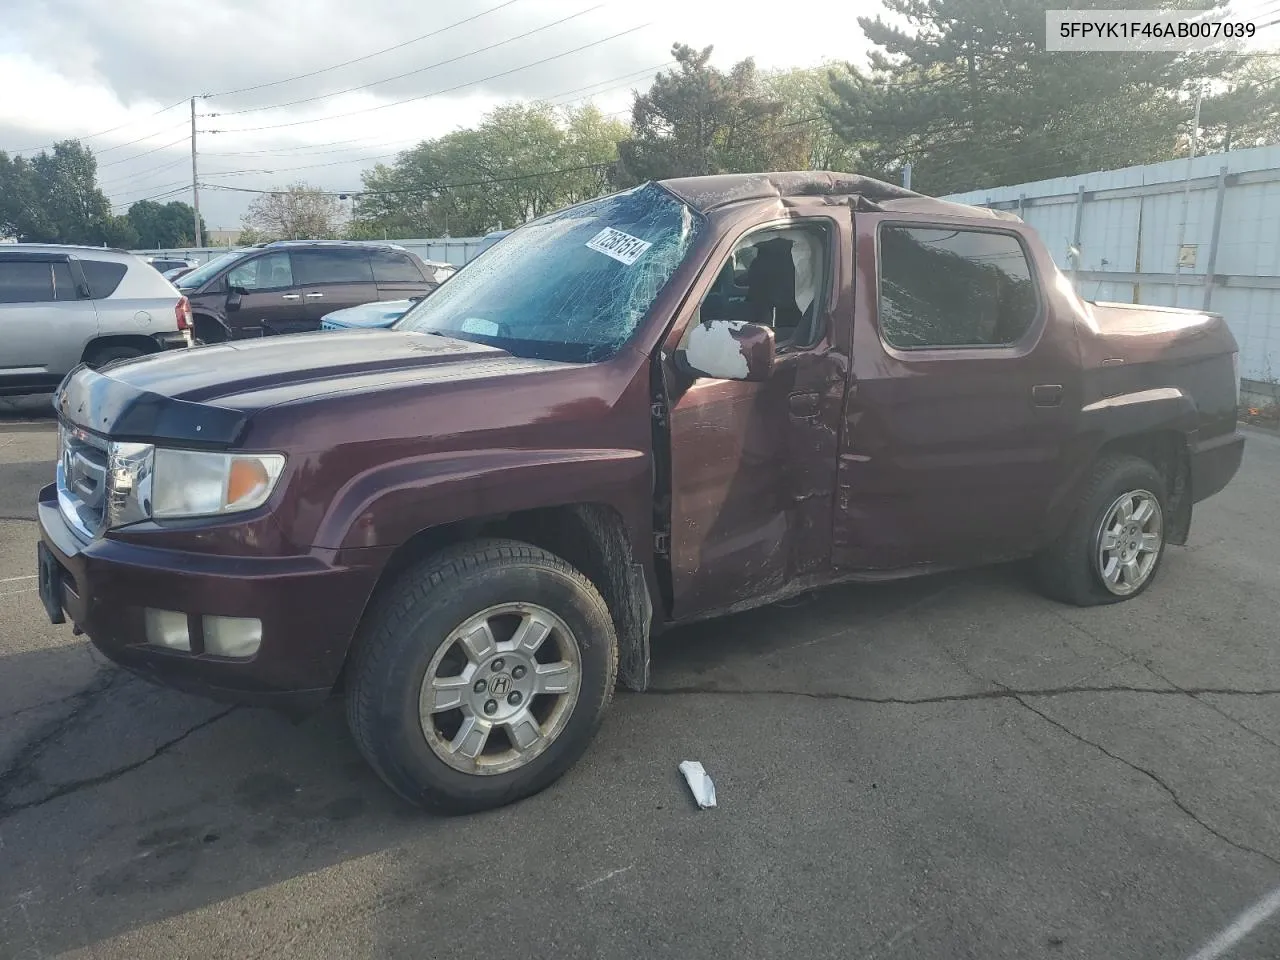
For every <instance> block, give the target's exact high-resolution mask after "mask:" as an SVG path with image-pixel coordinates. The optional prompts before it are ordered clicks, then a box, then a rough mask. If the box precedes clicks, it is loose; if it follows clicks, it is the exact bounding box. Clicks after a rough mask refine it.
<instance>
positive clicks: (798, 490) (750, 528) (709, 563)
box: [665, 201, 852, 620]
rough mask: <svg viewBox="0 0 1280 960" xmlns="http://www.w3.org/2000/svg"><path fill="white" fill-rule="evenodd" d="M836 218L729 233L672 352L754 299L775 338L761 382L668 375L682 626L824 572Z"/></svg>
mask: <svg viewBox="0 0 1280 960" xmlns="http://www.w3.org/2000/svg"><path fill="white" fill-rule="evenodd" d="M839 209H840V208H837V207H828V206H824V205H822V204H821V203H819V202H816V201H815V202H810V201H803V202H802V205H800V206H798V208H797V209H793V210H792V211H791V214H792V216H791V217H789V218H786V219H781V220H779V221H778V222H774V223H770V224H767V225H763V226H753V227H752V228H751V229H749V230H747V231H746V232H743V233H741V234H740V235H739V236H737V237H736V239H735V240H734V242H733V244H732V247H731V248H730V249H725V250H723V251H722V255H721V257H720V258H719V259H718V260H716V259H713V260H712V261H711V262H710V263H709V264H708V266H707V269H706V270H705V272H704V273H703V275H702V276H701V277H700V279H699V281H698V284H697V285H696V286H695V289H694V295H693V297H691V298H690V300H689V302H688V304H687V306H686V311H687V312H686V313H685V314H684V315H682V316H681V317H680V319H679V320H678V322H677V324H676V326H675V327H674V328H673V330H672V333H671V337H670V339H669V340H668V341H667V344H668V346H669V348H670V349H668V350H667V351H666V352H667V355H668V357H669V358H670V357H671V355H672V354H673V353H674V351H675V350H676V349H678V347H679V346H680V345H681V344H682V343H683V341H684V338H685V337H687V336H688V331H689V330H690V329H691V328H692V326H693V325H694V324H696V323H697V322H699V321H700V320H701V319H703V318H704V317H708V318H711V319H724V318H726V317H727V318H730V319H742V318H745V313H744V311H754V312H752V319H754V320H758V319H759V318H760V316H761V313H760V304H761V303H762V302H764V303H767V304H769V305H770V310H769V322H770V325H772V326H774V329H775V335H776V337H777V356H776V361H775V364H774V369H773V372H772V375H771V376H770V378H769V379H768V380H767V381H763V382H743V381H736V380H719V379H714V378H710V377H697V378H694V377H693V376H692V375H690V374H689V373H687V372H682V371H681V370H680V369H678V364H677V363H676V362H675V361H673V360H671V359H668V361H667V363H666V364H665V368H666V373H667V378H668V379H667V389H668V400H669V412H670V427H669V431H670V432H669V436H670V471H671V493H672V496H671V503H670V523H671V527H670V530H671V533H670V545H669V551H670V564H671V572H672V605H673V614H674V616H675V618H676V619H678V620H684V619H688V618H691V617H696V616H698V615H700V614H705V613H709V612H713V611H720V610H724V609H726V608H730V607H733V606H734V605H736V604H739V603H742V602H744V601H749V600H751V599H752V598H755V597H760V596H766V595H770V594H774V593H777V592H779V591H782V590H785V589H786V587H787V586H788V585H789V584H791V583H792V582H794V581H796V580H798V579H801V578H805V577H806V576H809V575H816V574H821V573H822V572H823V571H825V570H826V569H827V568H828V567H829V565H830V560H831V527H832V511H833V498H834V495H835V486H836V474H837V463H838V453H839V429H840V423H841V409H842V406H843V402H844V391H845V382H846V371H847V369H848V362H847V358H848V351H847V347H846V346H845V344H846V343H847V341H848V337H849V328H848V317H849V314H850V311H851V308H852V304H851V300H850V291H849V284H850V273H851V271H850V269H849V267H848V266H847V265H848V264H849V263H850V260H851V258H850V257H849V256H846V255H843V254H841V252H840V251H847V250H849V249H851V248H850V247H849V243H850V237H849V228H848V216H847V214H846V215H845V217H844V222H843V223H842V222H840V221H839V220H837V219H836V216H838V211H839ZM761 256H764V257H767V258H769V259H771V261H772V264H771V265H770V266H771V269H763V267H764V266H765V264H764V263H763V261H762V263H761V264H758V265H757V269H756V270H752V262H753V261H754V260H755V259H756V258H757V257H761ZM788 261H790V263H789V264H788ZM775 268H776V269H775ZM748 301H750V305H749V304H748Z"/></svg>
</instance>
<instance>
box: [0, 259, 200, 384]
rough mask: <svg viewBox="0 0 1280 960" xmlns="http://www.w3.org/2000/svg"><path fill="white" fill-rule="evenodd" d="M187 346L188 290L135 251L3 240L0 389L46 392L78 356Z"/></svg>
mask: <svg viewBox="0 0 1280 960" xmlns="http://www.w3.org/2000/svg"><path fill="white" fill-rule="evenodd" d="M189 346H191V306H190V304H188V302H187V298H186V297H184V296H183V295H182V294H181V293H179V292H178V290H177V288H175V287H174V285H173V284H172V283H170V282H169V281H168V280H166V279H165V278H164V277H162V276H160V274H159V273H157V272H156V271H155V270H154V269H153V268H152V267H151V266H150V265H149V264H147V263H146V262H145V261H143V260H141V259H139V258H138V257H135V256H134V255H133V254H130V253H125V252H124V251H123V250H107V249H104V248H101V247H70V246H56V245H44V244H26V243H23V244H14V245H4V246H0V396H14V395H18V394H27V393H45V392H48V391H50V390H52V389H53V388H54V387H56V386H57V385H58V384H59V383H60V382H61V381H62V378H63V377H64V376H65V375H66V374H67V373H68V372H69V371H70V370H72V369H73V368H74V367H76V366H78V365H79V364H81V363H85V364H88V365H89V366H92V367H100V366H102V365H103V364H105V363H109V362H111V361H112V360H121V359H124V358H127V357H137V356H141V355H142V354H145V353H156V352H158V351H160V350H169V349H173V348H184V347H189Z"/></svg>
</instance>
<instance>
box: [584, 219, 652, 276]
mask: <svg viewBox="0 0 1280 960" xmlns="http://www.w3.org/2000/svg"><path fill="white" fill-rule="evenodd" d="M587 246H588V247H590V248H591V249H592V250H595V251H596V252H597V253H603V254H604V255H605V256H606V257H613V259H615V260H617V261H618V262H619V263H625V264H626V265H627V266H628V267H629V266H631V265H632V264H633V263H635V262H636V261H637V260H639V259H640V258H641V257H642V256H644V252H645V251H646V250H648V249H649V248H650V247H652V246H653V244H652V243H650V242H649V241H648V240H641V239H640V238H639V237H633V236H632V235H631V234H629V233H623V232H622V231H621V230H615V229H613V227H605V228H604V229H603V230H601V231H600V232H599V233H597V234H596V235H595V236H594V237H592V238H591V239H590V240H588V241H587Z"/></svg>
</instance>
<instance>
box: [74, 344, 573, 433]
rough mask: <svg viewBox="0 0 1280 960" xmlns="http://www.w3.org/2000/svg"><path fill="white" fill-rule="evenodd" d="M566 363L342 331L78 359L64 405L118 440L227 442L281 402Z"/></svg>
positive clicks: (85, 422)
mask: <svg viewBox="0 0 1280 960" xmlns="http://www.w3.org/2000/svg"><path fill="white" fill-rule="evenodd" d="M563 366H565V365H564V364H559V363H555V362H553V361H545V360H526V359H522V358H518V357H513V356H512V355H511V354H509V353H507V352H506V351H505V350H501V349H499V348H497V347H491V346H486V345H484V344H478V343H470V342H467V341H464V340H454V339H451V338H449V337H441V336H434V335H431V334H424V333H404V332H400V331H382V330H350V331H336V332H333V333H323V334H321V333H314V334H300V335H295V336H287V337H268V338H265V339H262V340H252V341H248V342H239V343H227V344H218V345H214V346H205V347H196V348H193V349H190V350H174V351H169V352H166V353H161V354H153V355H151V356H148V357H142V358H139V359H137V360H130V361H124V362H120V363H116V364H111V365H109V366H107V367H104V368H102V369H101V370H99V371H93V370H90V369H88V368H87V367H78V368H77V369H76V370H74V371H72V372H71V373H70V374H68V376H67V378H66V379H65V380H64V381H63V383H62V385H61V386H60V387H59V389H58V393H57V394H56V395H55V396H54V406H55V407H56V408H57V409H58V411H59V413H60V414H61V415H62V416H63V417H64V418H66V419H67V420H69V421H70V422H72V423H77V424H80V425H82V426H84V427H87V428H88V429H90V430H94V431H96V432H98V433H102V434H105V435H107V436H110V437H112V438H115V439H128V440H140V441H149V440H162V441H164V440H167V441H172V442H178V443H190V444H197V445H207V446H225V445H228V444H231V443H234V442H235V440H236V438H237V437H238V436H239V435H240V433H241V431H242V430H243V428H244V426H245V423H246V422H247V419H248V416H249V414H251V413H252V412H254V411H256V410H261V409H264V408H266V407H270V406H275V405H278V404H283V403H296V402H299V401H305V400H308V399H314V398H318V397H321V396H325V395H330V394H334V393H339V392H346V391H365V392H367V391H372V390H378V389H383V388H386V387H389V386H408V385H412V384H414V383H440V382H450V381H451V382H457V381H460V380H468V379H474V378H478V377H494V376H502V375H505V374H514V373H526V372H533V371H536V370H547V369H552V368H558V367H563Z"/></svg>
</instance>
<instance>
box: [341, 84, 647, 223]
mask: <svg viewBox="0 0 1280 960" xmlns="http://www.w3.org/2000/svg"><path fill="white" fill-rule="evenodd" d="M626 131H627V128H626V126H625V125H623V124H621V123H618V122H616V121H612V120H608V119H607V118H605V117H603V116H602V115H601V114H600V111H599V110H598V109H596V108H595V107H594V106H587V107H582V108H580V109H576V110H574V109H565V108H557V107H553V106H551V105H549V104H545V103H533V104H526V103H511V104H506V105H503V106H501V107H498V108H497V109H495V110H493V111H492V112H490V113H488V114H486V115H485V117H484V118H483V119H482V120H481V122H480V124H479V125H478V126H476V127H474V128H471V129H466V130H458V131H455V132H453V133H450V134H447V135H445V136H443V137H440V138H439V139H436V140H426V141H423V142H422V143H420V144H418V146H416V147H414V148H412V149H410V150H406V151H405V152H404V153H402V154H400V156H399V157H397V158H396V161H395V163H394V164H392V165H391V166H387V165H385V164H379V165H378V166H376V167H375V168H374V169H372V170H369V171H367V172H366V173H365V174H364V177H363V179H364V185H365V191H366V192H364V193H362V194H361V195H360V197H359V201H358V205H357V207H356V212H355V222H354V223H353V224H352V227H351V234H352V235H363V236H374V237H378V238H381V237H383V236H384V231H385V235H386V236H389V237H412V236H419V237H421V236H441V235H445V234H451V235H453V236H475V235H480V234H484V233H487V232H489V231H490V230H496V229H498V228H499V227H500V226H515V225H517V224H520V223H523V222H524V221H526V220H529V219H531V218H533V217H537V216H541V215H542V214H543V213H547V212H549V211H551V210H554V209H557V208H559V207H562V206H565V205H566V204H571V203H577V202H579V201H581V200H587V199H590V198H592V197H596V196H599V195H600V194H602V193H606V192H608V190H609V188H610V184H611V176H612V172H613V166H614V163H615V161H616V159H617V142H618V141H619V140H620V139H622V137H624V136H625V135H626Z"/></svg>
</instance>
